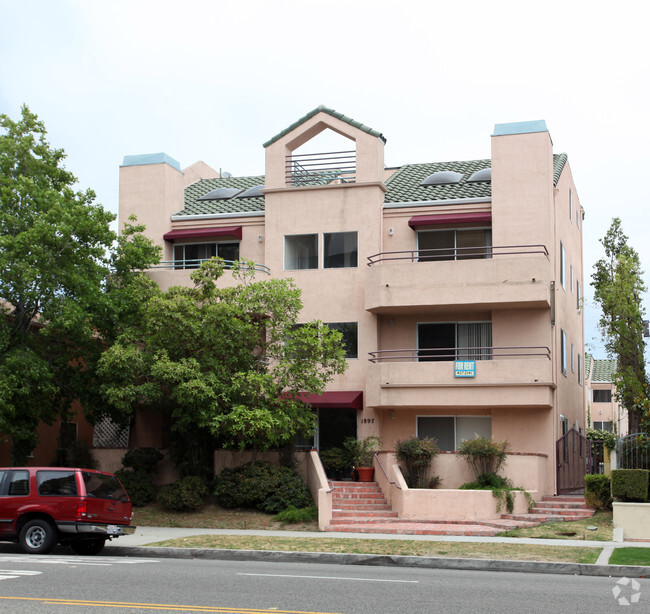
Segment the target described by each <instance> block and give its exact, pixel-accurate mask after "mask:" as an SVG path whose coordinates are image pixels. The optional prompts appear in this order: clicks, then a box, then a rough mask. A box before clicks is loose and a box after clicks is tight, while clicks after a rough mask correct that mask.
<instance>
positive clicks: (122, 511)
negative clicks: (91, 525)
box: [81, 471, 131, 525]
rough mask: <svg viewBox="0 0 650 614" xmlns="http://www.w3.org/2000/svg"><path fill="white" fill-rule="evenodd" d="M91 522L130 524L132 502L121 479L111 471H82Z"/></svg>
mask: <svg viewBox="0 0 650 614" xmlns="http://www.w3.org/2000/svg"><path fill="white" fill-rule="evenodd" d="M81 476H82V480H83V483H84V487H85V490H86V504H87V514H88V521H89V522H99V523H106V524H119V525H128V524H129V523H130V522H131V502H130V501H129V497H128V495H127V494H126V491H125V490H124V488H123V487H122V484H120V482H119V480H118V479H117V478H116V477H115V476H114V475H111V474H110V473H100V472H97V471H82V472H81Z"/></svg>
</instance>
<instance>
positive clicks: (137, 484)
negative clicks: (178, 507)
mask: <svg viewBox="0 0 650 614" xmlns="http://www.w3.org/2000/svg"><path fill="white" fill-rule="evenodd" d="M115 475H116V476H117V477H118V479H119V480H120V482H122V486H124V489H125V490H126V492H127V494H128V495H129V498H130V499H131V503H132V504H133V506H134V507H143V506H145V505H147V503H151V502H152V501H153V500H154V498H155V497H156V487H155V486H154V485H153V482H152V481H151V478H150V477H149V476H148V475H147V474H146V473H142V472H141V471H137V472H136V471H133V470H131V469H118V470H117V471H116V472H115Z"/></svg>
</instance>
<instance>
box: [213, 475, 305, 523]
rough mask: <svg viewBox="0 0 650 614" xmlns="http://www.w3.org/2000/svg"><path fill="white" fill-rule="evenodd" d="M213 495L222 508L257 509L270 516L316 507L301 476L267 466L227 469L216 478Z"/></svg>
mask: <svg viewBox="0 0 650 614" xmlns="http://www.w3.org/2000/svg"><path fill="white" fill-rule="evenodd" d="M214 494H215V496H216V497H217V501H218V503H219V505H222V506H223V507H228V508H233V507H256V508H257V509H260V510H263V511H265V512H270V513H278V512H281V511H282V510H285V509H287V508H288V507H289V506H290V505H293V506H294V507H295V508H302V507H307V506H309V505H311V504H312V503H313V501H312V498H311V495H310V493H309V491H308V490H307V487H306V486H305V483H304V482H303V480H302V478H301V477H300V475H298V474H297V473H296V472H295V471H292V470H291V469H289V468H288V467H278V466H277V465H272V464H271V463H267V462H257V463H255V464H254V465H252V464H250V463H248V464H246V465H241V466H240V467H236V468H234V469H224V470H223V471H222V472H221V473H220V474H219V475H218V476H217V477H216V478H215V491H214Z"/></svg>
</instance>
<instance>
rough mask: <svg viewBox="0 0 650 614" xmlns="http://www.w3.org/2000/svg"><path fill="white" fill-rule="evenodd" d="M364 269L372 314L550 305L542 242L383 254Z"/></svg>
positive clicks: (549, 272) (547, 267) (549, 271)
mask: <svg viewBox="0 0 650 614" xmlns="http://www.w3.org/2000/svg"><path fill="white" fill-rule="evenodd" d="M368 267H369V268H368V273H367V275H366V309H367V310H368V311H371V312H373V313H395V314H397V313H408V312H416V311H422V310H423V309H426V310H427V311H429V312H431V311H432V310H435V309H439V310H440V311H444V310H448V309H450V308H454V309H456V310H462V309H463V308H465V309H466V310H470V309H496V308H502V309H503V308H505V309H513V308H517V309H531V308H550V305H551V293H550V280H551V279H552V269H551V265H550V262H549V257H548V250H547V249H546V247H545V246H544V245H509V246H485V247H479V246H477V247H467V248H456V249H428V250H407V251H398V252H383V253H380V254H375V255H373V256H370V257H369V258H368Z"/></svg>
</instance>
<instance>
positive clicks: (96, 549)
mask: <svg viewBox="0 0 650 614" xmlns="http://www.w3.org/2000/svg"><path fill="white" fill-rule="evenodd" d="M105 543H106V540H105V539H104V538H102V537H100V538H98V539H76V540H75V541H73V542H70V547H71V548H72V550H73V551H74V552H75V553H76V554H81V555H85V556H93V555H95V554H99V553H100V552H101V551H102V550H103V549H104V544H105Z"/></svg>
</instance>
